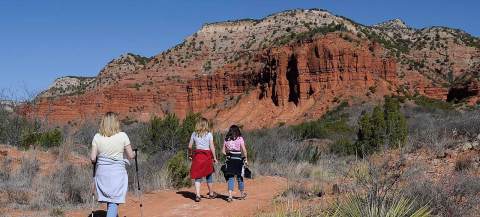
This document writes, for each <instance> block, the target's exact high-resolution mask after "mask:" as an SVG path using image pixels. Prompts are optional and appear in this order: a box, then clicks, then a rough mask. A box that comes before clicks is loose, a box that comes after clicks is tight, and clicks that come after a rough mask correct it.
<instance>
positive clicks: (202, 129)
mask: <svg viewBox="0 0 480 217" xmlns="http://www.w3.org/2000/svg"><path fill="white" fill-rule="evenodd" d="M209 130H210V126H209V124H208V120H207V119H205V118H200V120H198V122H197V124H195V133H196V134H197V135H198V136H200V137H202V136H204V135H205V134H206V133H207V132H208V131H209Z"/></svg>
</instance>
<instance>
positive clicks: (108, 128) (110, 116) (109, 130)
mask: <svg viewBox="0 0 480 217" xmlns="http://www.w3.org/2000/svg"><path fill="white" fill-rule="evenodd" d="M98 131H99V133H100V135H102V136H105V137H110V136H113V135H115V134H117V133H119V132H120V122H119V121H118V116H117V114H115V113H113V112H107V113H106V114H105V115H104V116H103V118H102V121H101V122H100V129H99V130H98Z"/></svg>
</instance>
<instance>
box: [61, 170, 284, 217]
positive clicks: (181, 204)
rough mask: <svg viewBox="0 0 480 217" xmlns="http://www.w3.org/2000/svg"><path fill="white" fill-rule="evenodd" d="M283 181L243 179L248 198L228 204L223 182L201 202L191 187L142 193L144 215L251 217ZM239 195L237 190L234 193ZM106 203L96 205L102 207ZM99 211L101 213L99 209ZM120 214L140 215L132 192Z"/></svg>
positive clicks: (83, 213) (80, 215)
mask: <svg viewBox="0 0 480 217" xmlns="http://www.w3.org/2000/svg"><path fill="white" fill-rule="evenodd" d="M286 183H287V182H286V180H285V179H283V178H279V177H260V178H256V179H254V180H247V181H246V190H247V193H248V197H247V199H246V200H234V201H233V202H232V203H227V202H226V200H225V198H226V197H225V196H224V194H226V184H225V183H221V184H220V183H219V184H215V185H214V188H215V190H216V192H218V194H219V197H218V198H216V199H213V200H209V199H205V198H204V199H202V201H201V202H200V203H196V202H195V201H193V199H192V197H193V195H194V193H193V192H194V189H193V188H188V189H181V190H179V191H171V190H169V191H158V192H152V193H146V194H144V195H143V209H144V213H143V216H145V217H156V216H162V217H168V216H172V217H173V216H175V217H179V216H189V217H190V216H210V217H215V216H219V217H226V216H253V215H255V214H256V213H258V212H259V211H261V210H263V209H267V208H268V207H270V206H271V205H272V204H271V201H272V199H273V198H274V197H275V196H276V195H278V194H279V193H280V192H281V191H282V190H283V189H285V188H286V185H287V184H286ZM236 193H237V194H238V192H236ZM202 194H203V195H206V194H207V188H206V186H202ZM104 208H105V206H99V207H98V208H97V209H99V210H102V209H104ZM90 213H91V210H85V209H84V210H79V211H74V212H71V213H68V214H67V216H71V217H87V216H89V214H90ZM98 213H101V212H100V211H98ZM119 216H127V217H134V216H140V208H139V200H138V197H136V196H135V195H134V194H132V195H129V197H128V198H127V203H126V204H125V205H121V206H120V211H119Z"/></svg>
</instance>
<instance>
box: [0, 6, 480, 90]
mask: <svg viewBox="0 0 480 217" xmlns="http://www.w3.org/2000/svg"><path fill="white" fill-rule="evenodd" d="M294 8H305V9H308V8H322V9H326V10H329V11H331V12H332V13H334V14H337V15H343V16H346V17H349V18H351V19H353V20H355V21H357V22H359V23H362V24H367V25H371V24H375V23H378V22H381V21H384V20H388V19H393V18H401V19H402V20H404V21H405V22H406V23H407V24H408V25H410V26H413V27H417V28H421V27H427V26H438V25H441V26H448V27H454V28H460V29H464V30H466V31H467V32H469V33H471V34H473V35H475V36H480V22H479V20H480V15H479V13H478V8H480V1H477V0H462V1H452V0H415V1H413V0H397V1H385V0H371V1H361V0H317V1H313V0H310V1H307V0H289V1H286V0H229V1H226V0H223V1H220V0H212V1H208V0H203V1H200V0H195V1H194V0H191V1H182V0H175V1H171V0H170V1H163V0H77V1H74V0H71V1H69V0H41V1H39V0H29V1H26V0H0V75H1V77H0V78H1V79H0V89H4V88H8V89H13V90H18V91H20V90H22V91H23V89H25V88H27V89H28V90H29V91H39V90H42V89H45V88H46V87H47V86H48V85H49V84H50V83H51V82H52V81H53V80H54V79H55V78H57V77H60V76H65V75H77V76H95V75H96V74H97V73H98V72H99V70H100V69H101V68H102V67H103V66H104V65H105V64H106V63H107V62H108V61H110V60H111V59H113V58H115V57H117V56H119V55H120V54H122V53H126V52H132V53H137V54H141V55H144V56H153V55H155V54H157V53H160V52H161V51H163V50H165V49H168V48H169V47H172V46H174V45H175V44H177V43H179V42H181V41H182V40H183V39H184V38H185V37H186V36H188V35H190V34H192V33H194V32H195V31H197V30H198V29H199V28H200V27H201V26H202V24H204V23H208V22H216V21H223V20H232V19H243V18H262V17H264V16H266V15H269V14H272V13H275V12H279V11H283V10H287V9H294Z"/></svg>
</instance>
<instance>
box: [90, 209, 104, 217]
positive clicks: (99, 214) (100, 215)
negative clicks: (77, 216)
mask: <svg viewBox="0 0 480 217" xmlns="http://www.w3.org/2000/svg"><path fill="white" fill-rule="evenodd" d="M106 216H107V212H106V211H105V210H97V211H95V212H93V217H106ZM87 217H92V214H91V213H90V214H88V216H87Z"/></svg>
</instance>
